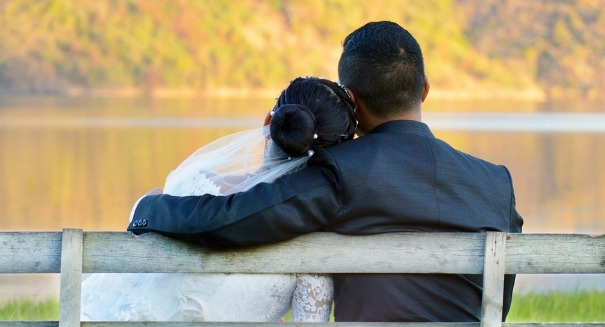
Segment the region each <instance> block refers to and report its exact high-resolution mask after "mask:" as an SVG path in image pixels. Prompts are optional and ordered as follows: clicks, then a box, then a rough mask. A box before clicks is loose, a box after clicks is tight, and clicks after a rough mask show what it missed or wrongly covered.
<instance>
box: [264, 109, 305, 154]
mask: <svg viewBox="0 0 605 327" xmlns="http://www.w3.org/2000/svg"><path fill="white" fill-rule="evenodd" d="M316 129H317V127H316V121H315V116H314V115H313V113H312V112H311V110H309V108H307V107H305V106H303V105H300V104H284V105H281V106H279V107H278V108H277V109H275V112H274V114H273V117H272V118H271V125H270V126H269V130H270V132H271V139H272V140H273V142H275V144H276V145H277V146H279V147H280V148H281V149H282V151H284V152H285V153H286V154H288V155H289V156H292V157H300V156H302V155H306V153H307V151H309V149H311V146H312V145H313V140H314V139H313V135H314V134H315V132H316Z"/></svg>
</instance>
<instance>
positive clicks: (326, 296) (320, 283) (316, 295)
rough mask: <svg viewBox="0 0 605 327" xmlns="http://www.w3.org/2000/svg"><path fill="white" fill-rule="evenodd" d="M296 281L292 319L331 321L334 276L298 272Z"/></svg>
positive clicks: (296, 320)
mask: <svg viewBox="0 0 605 327" xmlns="http://www.w3.org/2000/svg"><path fill="white" fill-rule="evenodd" d="M296 282H297V283H296V289H295V290H294V296H293V299H292V321H294V322H299V321H315V322H327V321H329V319H330V312H331V311H332V301H333V300H334V287H333V281H332V277H331V276H329V275H321V274H298V275H297V280H296Z"/></svg>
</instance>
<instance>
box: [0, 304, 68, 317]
mask: <svg viewBox="0 0 605 327" xmlns="http://www.w3.org/2000/svg"><path fill="white" fill-rule="evenodd" d="M2 320H9V321H27V320H42V321H49V320H59V301H57V300H46V301H41V302H32V301H30V300H11V301H8V302H5V303H3V304H2V306H0V321H2Z"/></svg>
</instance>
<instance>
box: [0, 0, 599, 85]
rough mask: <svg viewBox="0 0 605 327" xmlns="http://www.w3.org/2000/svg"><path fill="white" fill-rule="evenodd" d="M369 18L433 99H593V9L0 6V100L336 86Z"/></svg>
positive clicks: (476, 1)
mask: <svg viewBox="0 0 605 327" xmlns="http://www.w3.org/2000/svg"><path fill="white" fill-rule="evenodd" d="M374 20H392V21H396V22H398V23H400V24H401V25H403V26H404V27H406V28H407V29H408V30H410V32H412V34H414V35H415V36H416V38H417V39H418V41H419V43H420V44H421V46H422V47H423V50H424V55H425V60H426V65H427V72H428V74H429V77H430V79H431V82H432V85H433V88H432V90H433V91H434V92H433V93H434V94H436V95H441V96H452V97H488V96H490V97H491V96H511V95H513V96H518V97H541V96H545V95H546V96H549V97H563V96H567V97H575V96H587V97H598V96H600V95H601V94H599V93H602V92H598V90H603V89H605V77H604V76H605V74H604V72H605V58H604V55H603V54H604V53H605V6H602V4H601V1H598V0H597V1H591V0H569V1H548V0H540V1H520V0H509V1H498V0H455V1H454V0H426V1H411V0H410V1H396V0H375V1H372V2H355V5H351V2H349V1H347V0H326V1H323V0H312V1H307V0H282V1H279V0H272V1H266V0H241V1H228V0H224V1H218V0H217V1H188V0H157V1H148V0H3V1H0V26H1V28H0V93H15V92H19V93H57V94H65V93H70V92H76V91H78V92H87V91H95V90H113V91H116V90H119V91H121V92H124V93H129V90H130V91H132V92H134V93H137V92H138V91H140V90H142V91H144V92H147V93H158V92H159V91H161V90H186V91H188V92H189V93H193V94H196V93H203V94H218V93H224V92H227V91H232V92H242V91H252V92H256V91H261V90H272V91H273V90H275V89H280V88H282V87H283V86H284V85H286V83H287V82H288V81H289V80H291V79H292V78H293V77H295V76H298V75H317V76H322V77H327V78H332V79H336V78H337V76H336V63H337V61H338V56H339V54H340V50H341V42H342V40H343V39H344V38H345V36H346V35H347V34H348V33H349V32H351V31H352V30H354V29H355V28H357V27H359V26H361V25H363V24H364V23H366V22H367V21H374Z"/></svg>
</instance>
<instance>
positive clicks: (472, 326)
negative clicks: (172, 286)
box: [82, 322, 479, 327]
mask: <svg viewBox="0 0 605 327" xmlns="http://www.w3.org/2000/svg"><path fill="white" fill-rule="evenodd" d="M288 325H293V326H297V327H402V326H403V327H479V323H459V322H456V323H451V322H440V323H430V322H421V323H418V322H406V323H401V322H326V323H320V322H296V323H291V324H286V325H285V326H288ZM82 326H83V327H135V326H136V327H143V326H144V327H167V326H171V327H227V326H229V327H252V326H254V327H256V326H265V327H284V323H277V322H263V323H258V322H170V323H165V322H164V323H162V322H118V323H115V322H83V323H82Z"/></svg>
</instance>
